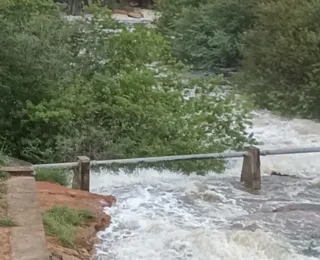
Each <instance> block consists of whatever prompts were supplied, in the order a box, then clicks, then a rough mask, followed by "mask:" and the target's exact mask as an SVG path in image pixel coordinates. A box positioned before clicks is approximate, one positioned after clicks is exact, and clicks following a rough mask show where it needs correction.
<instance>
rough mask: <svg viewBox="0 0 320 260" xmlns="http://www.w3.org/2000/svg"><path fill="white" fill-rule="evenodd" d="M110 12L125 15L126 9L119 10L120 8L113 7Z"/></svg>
mask: <svg viewBox="0 0 320 260" xmlns="http://www.w3.org/2000/svg"><path fill="white" fill-rule="evenodd" d="M112 13H113V14H124V15H127V14H128V12H127V11H125V10H120V9H113V10H112Z"/></svg>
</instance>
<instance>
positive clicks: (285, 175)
mask: <svg viewBox="0 0 320 260" xmlns="http://www.w3.org/2000/svg"><path fill="white" fill-rule="evenodd" d="M271 175H275V176H284V177H289V176H290V175H289V174H282V173H280V172H276V171H272V172H271Z"/></svg>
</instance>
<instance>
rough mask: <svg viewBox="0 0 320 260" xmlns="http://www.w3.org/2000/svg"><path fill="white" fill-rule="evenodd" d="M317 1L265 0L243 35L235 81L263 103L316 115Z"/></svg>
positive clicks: (319, 110)
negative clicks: (240, 57)
mask: <svg viewBox="0 0 320 260" xmlns="http://www.w3.org/2000/svg"><path fill="white" fill-rule="evenodd" d="M319 12H320V2H319V1H314V0H311V1H309V0H307V1H302V0H283V1H266V2H265V3H263V4H260V5H259V12H258V13H257V15H258V20H257V22H256V24H255V26H254V28H253V29H252V30H250V31H248V32H247V33H246V34H245V36H244V40H245V47H244V61H243V69H242V70H241V76H240V80H239V85H240V87H241V89H242V90H246V91H247V92H248V93H249V94H251V95H252V99H253V100H254V101H255V102H256V105H259V106H260V107H262V108H267V109H270V110H273V111H277V112H280V113H282V114H286V115H290V116H291V115H298V116H302V117H311V118H317V119H319V118H320V95H319V93H320V73H319V72H320V49H319V46H320V17H319Z"/></svg>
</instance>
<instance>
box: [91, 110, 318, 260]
mask: <svg viewBox="0 0 320 260" xmlns="http://www.w3.org/2000/svg"><path fill="white" fill-rule="evenodd" d="M253 123H254V124H253V128H252V129H251V131H252V132H254V134H255V137H256V138H257V139H258V141H259V142H261V143H262V144H261V145H260V148H262V149H271V148H284V147H298V146H300V147H301V146H317V145H319V144H320V124H318V123H314V122H312V121H308V120H298V119H294V120H286V119H283V118H280V117H277V116H274V115H272V114H271V113H269V112H266V111H258V112H255V114H254V120H253ZM318 156H320V155H319V154H318V155H317V154H302V155H285V156H274V157H272V156H270V157H264V158H262V162H261V163H262V170H263V172H264V173H265V175H267V174H268V175H270V171H272V170H276V171H280V172H282V173H286V174H290V175H296V176H298V177H297V178H291V177H277V176H272V177H270V176H268V177H267V176H265V177H263V189H262V191H261V192H260V194H258V195H253V194H249V193H247V192H246V191H244V190H243V189H242V187H241V185H239V175H240V170H241V165H242V160H238V159H236V160H230V164H229V168H228V169H227V170H226V174H223V175H216V174H214V173H211V174H208V175H206V176H195V175H191V176H185V175H180V174H176V173H172V172H168V171H164V172H161V173H160V172H157V171H155V170H140V171H136V172H135V173H134V174H131V175H126V174H125V173H123V172H120V173H119V174H111V173H110V172H105V171H103V170H102V171H101V172H97V173H95V175H94V177H93V178H92V184H91V185H92V190H93V191H94V192H99V193H102V194H113V195H115V196H116V197H117V200H118V202H117V204H116V205H115V206H114V207H112V208H106V209H105V210H106V212H107V213H108V214H110V215H111V216H112V224H111V226H110V227H109V228H108V229H107V230H106V231H104V232H101V233H100V234H99V236H100V238H101V241H102V244H101V245H100V246H98V248H97V249H98V251H97V254H96V255H95V256H94V258H95V259H100V260H104V259H108V260H112V259H114V260H129V259H130V260H131V259H132V260H151V259H152V260H157V259H167V260H180V259H181V260H182V259H190V260H204V259H208V260H211V259H212V260H219V259H224V260H233V259H234V260H242V259H243V260H244V259H246V260H255V259H257V260H258V259H259V260H264V259H265V260H267V259H268V260H286V259H288V260H289V259H290V260H294V259H297V260H298V259H299V260H304V259H308V260H310V259H319V258H320V253H319V250H318V249H319V246H320V239H319V233H320V213H319V211H314V212H313V211H308V212H303V211H297V212H279V213H275V212H272V211H273V210H274V209H275V208H278V207H280V206H283V205H288V204H290V203H291V204H292V203H313V204H317V203H319V197H320V188H319V186H320V185H319V183H320V181H319V176H320V175H319V169H320V160H318V159H317V158H318ZM302 177H303V178H302ZM304 177H308V178H304ZM297 231H298V233H297Z"/></svg>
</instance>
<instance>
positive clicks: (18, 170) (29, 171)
mask: <svg viewBox="0 0 320 260" xmlns="http://www.w3.org/2000/svg"><path fill="white" fill-rule="evenodd" d="M0 171H3V172H8V173H9V174H10V176H30V177H34V167H33V166H0Z"/></svg>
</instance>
